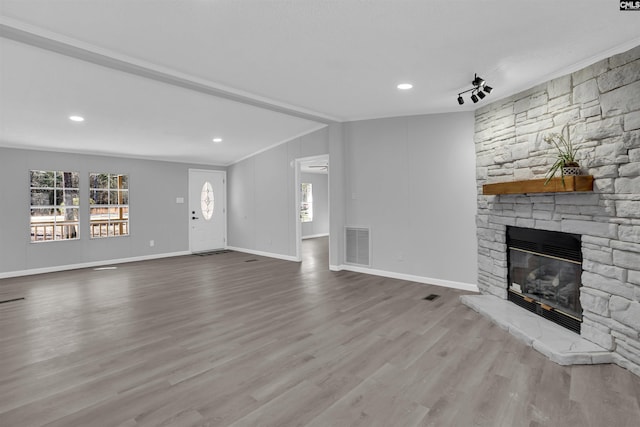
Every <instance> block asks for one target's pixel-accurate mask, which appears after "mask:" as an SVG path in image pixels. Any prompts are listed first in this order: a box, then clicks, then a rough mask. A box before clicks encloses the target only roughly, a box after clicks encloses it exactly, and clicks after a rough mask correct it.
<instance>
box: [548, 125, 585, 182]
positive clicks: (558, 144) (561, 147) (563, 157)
mask: <svg viewBox="0 0 640 427" xmlns="http://www.w3.org/2000/svg"><path fill="white" fill-rule="evenodd" d="M565 131H566V134H567V137H566V138H565V136H564V135H565ZM544 140H545V141H546V142H547V143H548V144H551V145H553V146H554V147H555V148H556V150H557V156H556V161H555V162H554V163H553V165H551V167H550V168H549V171H548V172H547V175H546V177H547V180H546V181H545V182H544V185H547V184H548V183H549V181H550V180H551V178H553V176H554V175H555V174H556V172H557V171H558V170H560V177H561V178H562V185H563V186H564V171H563V170H562V168H565V167H572V166H573V167H578V166H580V165H579V164H578V162H577V161H576V154H577V152H578V148H579V147H576V146H574V145H573V144H572V143H571V138H570V135H569V125H568V124H567V125H564V126H563V127H562V130H561V131H560V133H552V134H549V135H547V136H545V137H544Z"/></svg>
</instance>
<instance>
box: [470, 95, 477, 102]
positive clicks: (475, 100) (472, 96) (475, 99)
mask: <svg viewBox="0 0 640 427" xmlns="http://www.w3.org/2000/svg"><path fill="white" fill-rule="evenodd" d="M471 100H472V101H473V103H474V104H475V103H476V102H478V97H477V96H476V95H475V94H473V95H471Z"/></svg>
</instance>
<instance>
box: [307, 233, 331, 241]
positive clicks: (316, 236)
mask: <svg viewBox="0 0 640 427" xmlns="http://www.w3.org/2000/svg"><path fill="white" fill-rule="evenodd" d="M328 236H329V233H320V234H310V235H308V236H302V240H307V239H316V238H318V237H328Z"/></svg>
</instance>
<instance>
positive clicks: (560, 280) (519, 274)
mask: <svg viewBox="0 0 640 427" xmlns="http://www.w3.org/2000/svg"><path fill="white" fill-rule="evenodd" d="M580 240H581V239H580V236H579V235H575V234H568V233H560V232H555V231H546V230H535V229H530V228H520V227H507V250H508V254H507V263H508V275H507V283H508V284H507V291H508V292H507V298H508V299H509V301H512V302H514V303H515V304H517V305H519V306H521V307H522V308H524V309H526V310H529V311H531V312H533V313H536V314H538V315H540V316H542V317H544V318H546V319H549V320H551V321H553V322H555V323H558V324H559V325H562V326H564V327H565V328H567V329H570V330H572V331H574V332H576V333H578V334H579V333H580V325H581V323H582V308H581V306H580V286H581V276H582V252H581V241H580Z"/></svg>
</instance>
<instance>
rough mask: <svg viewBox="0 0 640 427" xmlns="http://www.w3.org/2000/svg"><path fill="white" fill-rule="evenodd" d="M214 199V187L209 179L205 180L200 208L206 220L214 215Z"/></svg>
mask: <svg viewBox="0 0 640 427" xmlns="http://www.w3.org/2000/svg"><path fill="white" fill-rule="evenodd" d="M213 199H214V197H213V187H212V186H211V183H210V182H209V181H205V183H204V184H203V185H202V191H201V192H200V210H201V211H202V217H203V218H204V219H205V220H206V221H209V220H210V219H211V217H212V216H213Z"/></svg>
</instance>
